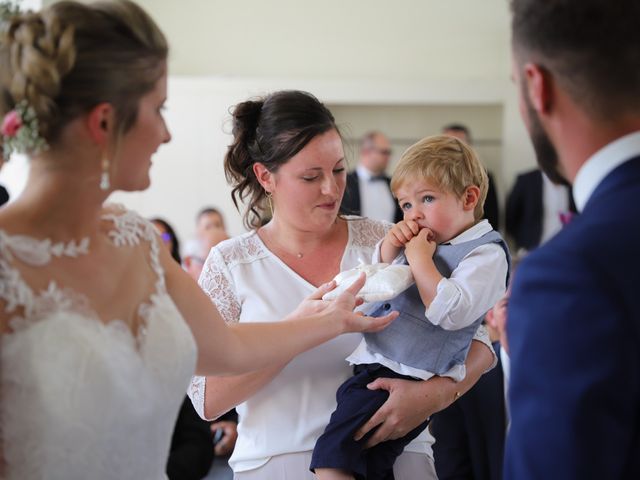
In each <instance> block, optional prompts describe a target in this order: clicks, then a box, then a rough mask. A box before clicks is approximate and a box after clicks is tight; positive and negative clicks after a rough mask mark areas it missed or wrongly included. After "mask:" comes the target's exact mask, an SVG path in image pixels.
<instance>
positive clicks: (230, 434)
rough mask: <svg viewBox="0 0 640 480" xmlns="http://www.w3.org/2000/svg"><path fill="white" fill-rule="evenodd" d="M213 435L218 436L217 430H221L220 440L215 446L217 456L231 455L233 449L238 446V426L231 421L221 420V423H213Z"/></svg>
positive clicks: (211, 426)
mask: <svg viewBox="0 0 640 480" xmlns="http://www.w3.org/2000/svg"><path fill="white" fill-rule="evenodd" d="M210 428H211V433H212V434H213V435H214V439H215V435H216V430H220V431H221V432H222V433H221V434H219V435H221V436H220V439H219V440H218V442H217V443H216V444H215V446H214V451H215V454H216V456H218V457H224V456H226V455H231V453H232V452H233V449H234V448H235V446H236V440H237V439H238V424H237V423H236V422H232V421H229V420H221V421H219V422H213V423H212V424H211V425H210Z"/></svg>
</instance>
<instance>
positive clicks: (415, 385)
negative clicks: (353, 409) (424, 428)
mask: <svg viewBox="0 0 640 480" xmlns="http://www.w3.org/2000/svg"><path fill="white" fill-rule="evenodd" d="M452 384H455V382H454V381H453V380H451V379H450V378H446V377H432V378H431V379H429V380H427V381H414V380H402V379H398V378H379V379H377V380H375V381H374V382H372V383H370V384H369V385H368V388H369V389H371V390H379V389H383V390H387V391H388V392H389V398H388V399H387V401H386V402H385V403H384V404H383V405H382V407H380V408H379V409H378V411H377V412H376V413H375V414H373V416H372V417H371V418H370V419H369V420H367V422H366V423H365V424H364V425H362V426H361V427H360V428H359V429H358V431H357V432H356V434H355V439H356V440H360V439H361V438H362V437H363V436H365V435H366V434H367V432H369V431H370V430H372V429H374V428H375V427H378V429H377V430H376V431H375V433H374V434H373V435H372V436H371V438H369V440H368V441H367V443H366V445H365V447H366V448H369V447H372V446H374V445H376V444H378V443H380V442H384V441H386V440H394V439H396V438H400V437H403V436H405V435H406V434H407V433H409V432H410V431H411V430H413V429H414V428H416V427H417V426H418V425H420V424H421V423H423V422H424V421H425V420H426V419H427V418H429V417H430V416H431V415H433V414H434V413H436V412H439V411H440V410H442V409H443V408H446V407H447V406H448V405H449V404H450V403H451V401H452V400H453V398H454V397H453V396H451V386H452ZM449 397H451V398H449Z"/></svg>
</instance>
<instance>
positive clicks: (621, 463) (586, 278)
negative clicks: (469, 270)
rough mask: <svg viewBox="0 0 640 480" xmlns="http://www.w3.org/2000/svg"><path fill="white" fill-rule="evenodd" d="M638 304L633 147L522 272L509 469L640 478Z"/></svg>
mask: <svg viewBox="0 0 640 480" xmlns="http://www.w3.org/2000/svg"><path fill="white" fill-rule="evenodd" d="M639 302H640V157H637V158H634V159H632V160H629V161H627V162H625V163H623V164H622V165H620V166H618V167H617V168H616V169H615V170H613V171H612V172H611V173H609V174H608V175H607V177H606V178H605V179H604V180H603V181H602V182H601V183H600V185H598V187H597V188H596V190H595V191H594V192H593V194H592V196H591V197H590V199H589V201H588V202H587V204H586V205H585V208H584V210H583V212H582V213H581V214H580V215H579V216H578V217H576V218H575V219H574V220H573V221H572V222H571V223H570V224H569V225H567V226H566V227H565V228H564V229H563V230H562V231H561V232H560V233H559V234H558V235H557V236H556V237H554V238H553V239H552V240H550V241H549V242H548V243H547V244H545V245H543V246H542V247H540V248H538V249H537V250H535V251H534V252H533V253H531V254H530V255H529V256H528V257H526V258H525V259H524V261H523V262H522V264H521V265H520V267H519V269H518V270H517V271H516V273H515V275H514V284H513V291H512V295H511V300H510V302H509V321H508V325H507V329H508V332H507V333H508V338H509V345H510V354H511V384H510V387H509V402H510V412H511V428H510V431H509V434H508V438H507V446H506V453H505V468H504V476H505V478H506V479H514V480H528V479H544V480H547V479H550V478H554V479H555V478H558V479H563V480H573V479H575V480H578V479H580V480H583V479H592V478H593V479H605V478H606V479H608V480H609V479H622V478H625V479H627V478H629V479H630V478H634V479H635V478H640V303H639Z"/></svg>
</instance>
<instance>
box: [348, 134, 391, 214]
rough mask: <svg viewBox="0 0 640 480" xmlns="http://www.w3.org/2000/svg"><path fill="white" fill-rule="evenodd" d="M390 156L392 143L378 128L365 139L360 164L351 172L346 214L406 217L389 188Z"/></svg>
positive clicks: (362, 144) (361, 144)
mask: <svg viewBox="0 0 640 480" xmlns="http://www.w3.org/2000/svg"><path fill="white" fill-rule="evenodd" d="M390 159H391V144H390V143H389V140H388V139H387V137H386V136H384V135H383V134H382V133H380V132H375V131H374V132H369V133H367V134H366V135H365V136H364V137H363V138H362V140H361V141H360V162H359V163H358V167H357V168H356V169H355V170H354V171H352V172H350V173H349V174H348V175H347V187H346V189H345V192H344V197H343V198H342V205H341V211H342V213H345V214H347V215H361V216H363V217H369V218H373V219H376V220H385V221H387V222H393V223H396V222H399V221H400V220H402V212H401V211H400V208H399V207H398V204H397V203H396V201H395V199H394V198H393V195H392V194H391V190H390V189H389V182H390V181H391V179H390V178H389V177H388V176H387V175H386V172H385V171H386V169H387V166H388V165H389V160H390Z"/></svg>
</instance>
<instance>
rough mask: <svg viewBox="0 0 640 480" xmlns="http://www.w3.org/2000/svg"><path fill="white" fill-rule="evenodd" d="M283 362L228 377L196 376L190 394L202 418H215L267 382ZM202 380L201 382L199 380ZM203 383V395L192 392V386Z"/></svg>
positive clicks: (276, 373)
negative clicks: (198, 395)
mask: <svg viewBox="0 0 640 480" xmlns="http://www.w3.org/2000/svg"><path fill="white" fill-rule="evenodd" d="M285 365H286V364H278V365H273V366H271V367H267V368H263V369H261V370H257V371H255V372H251V373H245V374H243V375H235V376H228V377H195V378H194V379H193V381H192V385H191V388H190V390H189V397H190V398H191V401H192V402H193V404H194V407H195V409H196V411H197V412H198V414H199V415H200V416H201V417H202V418H204V419H205V420H214V419H216V418H218V417H219V416H221V415H224V414H225V413H226V412H228V411H229V410H231V409H232V408H234V407H237V406H238V405H240V404H241V403H242V402H244V401H245V400H247V399H249V398H251V397H252V396H253V395H254V394H255V393H256V392H257V391H258V390H260V389H261V388H262V387H264V386H265V385H267V384H268V383H269V382H271V380H272V379H273V378H274V377H275V376H276V375H278V373H280V371H281V370H282V369H283V368H284V367H285ZM199 382H204V384H198V383H199ZM202 387H204V392H201V395H203V397H204V398H202V397H200V398H198V397H197V395H194V394H193V393H192V390H191V389H193V388H202Z"/></svg>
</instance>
